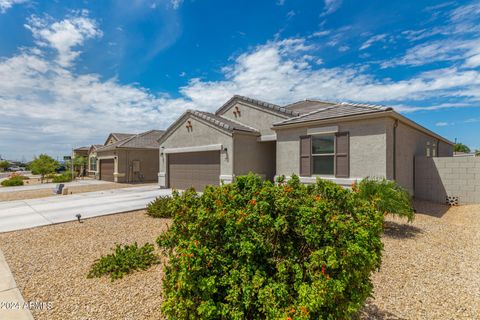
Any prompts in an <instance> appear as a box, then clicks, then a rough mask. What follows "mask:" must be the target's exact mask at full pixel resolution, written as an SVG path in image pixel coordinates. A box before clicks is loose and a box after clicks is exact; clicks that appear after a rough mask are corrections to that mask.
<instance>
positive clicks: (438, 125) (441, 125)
mask: <svg viewBox="0 0 480 320" xmlns="http://www.w3.org/2000/svg"><path fill="white" fill-rule="evenodd" d="M448 125H449V123H448V122H437V123H435V126H437V127H446V126H448Z"/></svg>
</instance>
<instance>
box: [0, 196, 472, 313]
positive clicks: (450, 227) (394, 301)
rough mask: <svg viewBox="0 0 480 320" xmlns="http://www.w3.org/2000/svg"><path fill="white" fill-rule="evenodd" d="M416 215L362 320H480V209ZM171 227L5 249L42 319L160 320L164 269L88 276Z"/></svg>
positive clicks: (109, 227) (91, 228)
mask: <svg viewBox="0 0 480 320" xmlns="http://www.w3.org/2000/svg"><path fill="white" fill-rule="evenodd" d="M416 209H417V212H418V214H417V216H416V219H415V221H414V222H413V223H412V224H408V223H405V222H404V221H403V220H398V219H394V218H388V219H387V222H386V226H387V228H386V232H385V235H384V237H383V241H384V244H385V251H384V257H383V264H382V267H381V270H380V271H379V272H377V273H375V274H374V275H373V282H374V286H375V289H374V290H375V292H374V298H372V299H370V300H369V301H368V304H367V306H366V307H365V308H364V310H363V312H362V314H361V316H360V318H361V319H480V272H479V270H480V245H479V244H480V205H471V206H461V207H453V208H450V209H448V208H447V207H445V206H440V205H435V204H431V203H427V202H417V203H416ZM168 223H169V220H166V219H154V218H150V217H148V216H146V215H145V214H144V212H143V211H137V212H132V213H126V214H117V215H111V216H105V217H99V218H94V219H89V220H85V221H84V222H83V223H82V224H79V223H77V222H76V223H64V224H59V225H53V226H46V227H40V228H35V229H30V230H23V231H16V232H10V233H4V234H0V248H1V249H2V250H3V252H4V255H5V257H6V259H7V262H8V263H9V265H10V268H11V269H12V272H13V273H14V276H15V279H16V281H17V284H18V286H19V288H20V289H21V292H22V294H23V296H24V298H25V299H26V300H36V301H51V302H52V303H53V309H52V310H40V311H34V312H33V315H34V317H35V319H40V320H42V319H91V320H96V319H102V320H103V319H161V318H162V316H161V313H160V311H159V306H160V303H161V299H162V298H161V279H162V276H163V273H162V266H161V265H157V266H154V267H153V268H151V269H149V270H147V271H142V272H138V273H134V274H131V275H128V276H126V277H125V278H124V279H121V280H118V281H115V282H113V283H112V282H110V280H109V278H107V277H105V278H100V279H86V274H87V272H88V270H89V267H90V265H91V263H92V262H93V261H94V260H95V259H97V258H99V257H100V255H102V254H106V253H109V252H110V248H111V247H113V246H114V244H115V243H131V242H134V241H137V242H138V244H139V245H143V244H144V243H145V242H151V243H153V242H154V241H155V239H156V237H157V236H158V234H160V233H161V232H162V231H163V230H165V229H166V227H167V224H168Z"/></svg>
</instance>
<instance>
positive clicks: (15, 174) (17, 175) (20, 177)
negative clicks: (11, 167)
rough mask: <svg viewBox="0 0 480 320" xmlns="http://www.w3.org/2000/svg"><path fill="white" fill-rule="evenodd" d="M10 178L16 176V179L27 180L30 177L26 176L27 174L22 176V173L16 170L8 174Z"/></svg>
mask: <svg viewBox="0 0 480 320" xmlns="http://www.w3.org/2000/svg"><path fill="white" fill-rule="evenodd" d="M9 178H10V179H11V178H18V179H21V180H29V179H30V178H29V177H27V176H24V175H23V174H21V173H18V172H14V173H12V174H10V177H9Z"/></svg>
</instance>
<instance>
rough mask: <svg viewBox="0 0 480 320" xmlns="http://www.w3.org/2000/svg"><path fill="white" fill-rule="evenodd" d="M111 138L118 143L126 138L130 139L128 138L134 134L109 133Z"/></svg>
mask: <svg viewBox="0 0 480 320" xmlns="http://www.w3.org/2000/svg"><path fill="white" fill-rule="evenodd" d="M111 135H112V136H114V137H115V138H116V139H117V141H120V140H123V139H127V138H130V137H133V136H134V135H135V134H134V133H118V132H113V133H111Z"/></svg>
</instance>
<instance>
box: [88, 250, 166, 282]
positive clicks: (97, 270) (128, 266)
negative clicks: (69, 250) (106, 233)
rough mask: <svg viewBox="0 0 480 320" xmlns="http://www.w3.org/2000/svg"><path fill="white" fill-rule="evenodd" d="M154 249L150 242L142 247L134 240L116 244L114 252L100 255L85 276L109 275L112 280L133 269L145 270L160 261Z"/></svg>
mask: <svg viewBox="0 0 480 320" xmlns="http://www.w3.org/2000/svg"><path fill="white" fill-rule="evenodd" d="M154 249H155V248H154V246H153V244H150V243H146V244H145V245H144V246H143V247H138V245H137V243H136V242H135V243H134V244H132V245H125V246H121V245H118V244H117V245H116V247H115V251H114V253H111V254H108V255H106V256H102V257H101V258H100V259H98V260H96V261H95V263H94V264H93V265H92V267H91V268H90V272H89V273H88V275H87V278H94V277H97V278H99V277H101V276H103V275H110V279H111V280H112V281H114V280H115V279H121V278H123V276H124V275H126V274H129V273H131V272H133V271H135V270H139V269H140V270H146V269H148V268H149V267H150V266H152V265H154V264H158V263H160V260H159V258H158V256H157V255H156V254H155V253H154V252H153V251H154Z"/></svg>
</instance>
